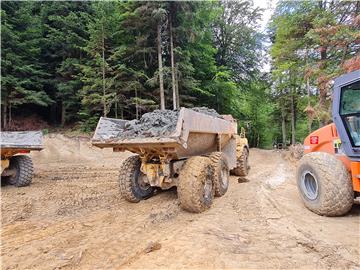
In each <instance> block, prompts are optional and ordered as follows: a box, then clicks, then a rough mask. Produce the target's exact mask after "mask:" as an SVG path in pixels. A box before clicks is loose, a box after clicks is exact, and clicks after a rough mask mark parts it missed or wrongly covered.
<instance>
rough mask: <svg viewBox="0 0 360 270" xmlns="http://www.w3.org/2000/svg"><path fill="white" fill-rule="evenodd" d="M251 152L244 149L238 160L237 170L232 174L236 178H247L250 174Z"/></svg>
mask: <svg viewBox="0 0 360 270" xmlns="http://www.w3.org/2000/svg"><path fill="white" fill-rule="evenodd" d="M248 161H249V150H247V148H245V147H244V148H243V150H242V152H241V155H240V157H238V158H237V162H236V168H234V169H232V170H231V173H232V174H234V175H236V176H247V175H248V174H249V169H250V166H249V162H248Z"/></svg>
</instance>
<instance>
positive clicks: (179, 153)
mask: <svg viewBox="0 0 360 270" xmlns="http://www.w3.org/2000/svg"><path fill="white" fill-rule="evenodd" d="M225 118H226V119H223V118H219V117H214V116H211V115H207V114H204V113H199V112H195V111H193V110H191V109H187V108H181V110H180V112H179V115H178V118H177V122H176V128H175V129H174V130H173V131H172V132H170V134H169V135H167V136H159V137H133V138H122V137H121V133H122V132H125V131H126V128H125V125H126V123H127V122H128V121H126V120H120V119H111V118H104V117H101V118H100V120H99V123H98V125H97V128H96V130H95V134H94V136H93V138H92V144H93V145H95V146H97V147H100V148H107V147H110V148H113V149H114V151H125V150H128V151H131V152H133V153H137V154H140V155H142V154H145V153H147V154H148V153H154V155H156V154H158V155H159V156H162V155H165V154H166V155H171V156H172V158H174V159H180V158H185V157H189V156H195V155H203V154H206V153H210V152H213V151H219V149H218V146H220V148H221V147H225V146H226V145H227V144H228V143H229V141H230V139H231V138H232V137H233V134H236V131H237V126H236V122H235V121H234V120H233V119H232V117H229V116H226V117H225ZM175 121H176V120H175ZM232 147H235V146H232ZM235 148H236V147H235ZM220 150H221V149H220ZM230 163H231V164H232V163H233V162H230Z"/></svg>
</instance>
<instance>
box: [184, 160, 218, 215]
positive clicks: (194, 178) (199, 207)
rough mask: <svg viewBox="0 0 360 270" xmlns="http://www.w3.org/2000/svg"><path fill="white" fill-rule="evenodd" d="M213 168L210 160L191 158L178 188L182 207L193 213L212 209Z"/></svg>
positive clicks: (185, 166)
mask: <svg viewBox="0 0 360 270" xmlns="http://www.w3.org/2000/svg"><path fill="white" fill-rule="evenodd" d="M213 173H214V172H213V168H212V166H211V161H210V158H208V157H202V156H196V157H191V158H189V159H188V160H187V161H186V162H185V164H184V166H183V168H182V169H181V171H180V175H179V184H178V187H177V192H178V197H179V201H180V206H181V207H182V208H183V209H185V210H187V211H189V212H193V213H201V212H203V211H205V210H206V209H208V208H210V206H211V204H212V201H213V198H214V188H213Z"/></svg>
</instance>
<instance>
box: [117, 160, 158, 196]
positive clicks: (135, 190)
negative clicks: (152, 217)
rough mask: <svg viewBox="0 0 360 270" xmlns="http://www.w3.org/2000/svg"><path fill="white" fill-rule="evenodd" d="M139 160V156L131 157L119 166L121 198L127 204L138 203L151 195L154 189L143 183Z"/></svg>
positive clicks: (143, 175)
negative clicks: (127, 202)
mask: <svg viewBox="0 0 360 270" xmlns="http://www.w3.org/2000/svg"><path fill="white" fill-rule="evenodd" d="M140 167H141V160H140V157H139V156H131V157H128V158H127V159H125V160H124V162H123V163H122V164H121V166H120V174H119V185H120V194H121V196H122V197H123V198H124V199H125V200H127V201H129V202H134V203H135V202H139V201H140V200H143V199H146V198H148V197H150V196H151V195H153V193H154V190H155V188H154V187H152V186H150V184H148V183H145V182H144V181H143V180H142V179H143V177H146V175H145V174H143V173H142V172H141V171H140Z"/></svg>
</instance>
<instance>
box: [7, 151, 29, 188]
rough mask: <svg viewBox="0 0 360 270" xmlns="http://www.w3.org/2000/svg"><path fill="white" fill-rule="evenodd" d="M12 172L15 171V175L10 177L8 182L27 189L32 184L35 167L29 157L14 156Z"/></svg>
mask: <svg viewBox="0 0 360 270" xmlns="http://www.w3.org/2000/svg"><path fill="white" fill-rule="evenodd" d="M9 169H10V170H14V171H15V175H13V176H9V177H8V179H7V181H8V183H9V184H10V185H14V186H16V187H25V186H28V185H30V184H31V181H32V178H33V175H34V167H33V163H32V160H31V158H30V157H29V156H24V155H20V156H13V157H12V158H10V166H9Z"/></svg>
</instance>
